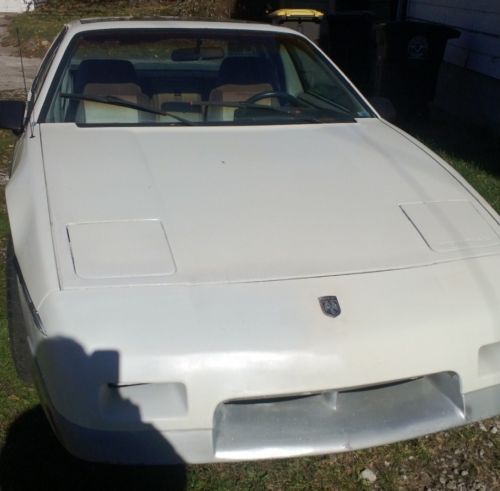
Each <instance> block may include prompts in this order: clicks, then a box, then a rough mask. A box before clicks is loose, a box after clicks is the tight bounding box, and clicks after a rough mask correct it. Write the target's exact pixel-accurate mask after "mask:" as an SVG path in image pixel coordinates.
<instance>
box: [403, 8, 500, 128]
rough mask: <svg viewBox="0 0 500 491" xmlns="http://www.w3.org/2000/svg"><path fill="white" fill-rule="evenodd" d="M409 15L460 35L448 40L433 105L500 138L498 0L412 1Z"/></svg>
mask: <svg viewBox="0 0 500 491" xmlns="http://www.w3.org/2000/svg"><path fill="white" fill-rule="evenodd" d="M407 15H408V19H410V20H421V21H427V22H436V23H441V24H445V25H448V26H450V27H454V28H456V29H459V30H460V32H461V35H460V37H459V38H458V39H450V40H449V41H448V45H447V48H446V52H445V55H444V61H445V62H444V63H443V65H442V67H441V71H440V76H439V80H438V85H437V91H436V98H435V104H436V105H437V106H438V107H440V108H441V109H444V110H445V111H447V112H449V113H451V114H453V115H455V116H457V117H459V118H463V119H465V120H468V121H473V122H475V123H477V124H480V125H483V126H487V127H489V128H491V129H493V130H494V131H495V133H498V134H500V0H408V11H407Z"/></svg>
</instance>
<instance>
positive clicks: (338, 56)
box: [320, 11, 379, 93]
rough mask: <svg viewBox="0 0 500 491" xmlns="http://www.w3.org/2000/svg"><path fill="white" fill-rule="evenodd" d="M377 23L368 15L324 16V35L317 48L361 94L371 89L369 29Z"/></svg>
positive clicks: (372, 52)
mask: <svg viewBox="0 0 500 491" xmlns="http://www.w3.org/2000/svg"><path fill="white" fill-rule="evenodd" d="M377 22H379V19H378V17H377V16H376V15H374V14H373V13H371V12H363V11H361V12H341V13H337V14H334V15H329V16H327V24H328V29H327V31H326V32H327V35H326V36H323V37H322V39H321V44H320V45H321V48H322V49H323V50H324V51H325V52H326V53H327V54H328V56H330V58H331V59H332V60H333V61H334V62H335V63H336V64H337V66H338V67H339V68H340V69H341V70H342V71H343V72H344V73H345V74H346V75H347V76H348V77H349V78H350V79H351V80H352V82H353V83H354V84H355V85H356V86H357V87H358V88H359V89H360V90H361V91H362V92H364V93H368V92H369V90H370V88H371V73H372V67H373V59H374V57H375V40H374V36H373V26H374V25H375V24H376V23H377Z"/></svg>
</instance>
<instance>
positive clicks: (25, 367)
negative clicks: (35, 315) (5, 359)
mask: <svg viewBox="0 0 500 491" xmlns="http://www.w3.org/2000/svg"><path fill="white" fill-rule="evenodd" d="M5 282H6V290H7V321H8V326H9V340H10V351H11V354H12V359H13V360H14V367H15V369H16V372H17V376H18V377H19V378H20V379H21V380H22V381H23V382H24V383H25V384H28V385H33V375H32V371H31V363H32V362H31V351H30V348H29V344H28V338H27V334H26V326H25V323H24V317H23V312H22V308H21V298H20V296H19V288H18V286H17V285H18V276H17V270H16V267H15V260H14V248H13V246H12V240H9V243H8V245H7V255H6V264H5Z"/></svg>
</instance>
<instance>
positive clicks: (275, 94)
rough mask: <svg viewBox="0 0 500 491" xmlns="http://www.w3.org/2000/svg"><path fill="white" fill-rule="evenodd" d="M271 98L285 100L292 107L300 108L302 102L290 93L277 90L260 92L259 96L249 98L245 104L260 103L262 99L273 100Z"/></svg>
mask: <svg viewBox="0 0 500 491" xmlns="http://www.w3.org/2000/svg"><path fill="white" fill-rule="evenodd" d="M271 98H275V99H284V100H286V101H287V102H289V103H290V104H291V105H292V106H300V102H299V100H298V99H297V98H296V97H295V96H293V95H292V94H289V93H288V92H279V91H277V90H267V91H264V92H259V93H258V94H255V95H253V96H252V97H249V98H248V99H247V100H246V101H245V102H246V103H247V104H255V103H256V102H259V101H261V100H262V99H271Z"/></svg>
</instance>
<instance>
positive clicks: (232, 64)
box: [218, 56, 272, 85]
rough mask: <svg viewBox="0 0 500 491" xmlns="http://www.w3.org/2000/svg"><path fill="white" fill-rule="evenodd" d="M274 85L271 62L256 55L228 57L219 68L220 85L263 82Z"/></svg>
mask: <svg viewBox="0 0 500 491" xmlns="http://www.w3.org/2000/svg"><path fill="white" fill-rule="evenodd" d="M262 83H270V84H271V85H272V76H271V69H270V67H269V64H268V63H267V62H266V61H265V60H263V59H261V58H257V57H256V56H231V57H229V58H226V59H225V60H224V61H223V62H222V64H221V66H220V69H219V78H218V85H224V84H238V85H249V84H262Z"/></svg>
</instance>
